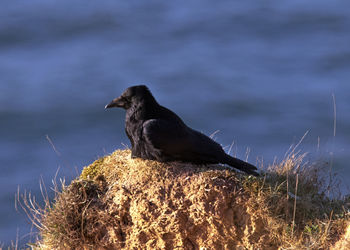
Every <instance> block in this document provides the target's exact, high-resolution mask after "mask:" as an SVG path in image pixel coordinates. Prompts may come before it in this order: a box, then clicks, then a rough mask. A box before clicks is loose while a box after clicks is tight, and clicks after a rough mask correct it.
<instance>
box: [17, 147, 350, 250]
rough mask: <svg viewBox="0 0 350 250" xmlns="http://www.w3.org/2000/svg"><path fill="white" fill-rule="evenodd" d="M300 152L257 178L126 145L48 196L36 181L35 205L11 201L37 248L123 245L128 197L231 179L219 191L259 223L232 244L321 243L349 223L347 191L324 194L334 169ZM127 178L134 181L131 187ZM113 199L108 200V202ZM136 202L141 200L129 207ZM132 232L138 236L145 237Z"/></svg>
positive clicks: (130, 223)
mask: <svg viewBox="0 0 350 250" xmlns="http://www.w3.org/2000/svg"><path fill="white" fill-rule="evenodd" d="M304 159H305V154H299V153H298V152H295V148H293V149H291V151H290V152H289V153H288V154H287V155H286V157H285V159H284V160H283V161H282V162H281V163H279V164H273V165H271V166H269V167H268V169H267V171H266V172H265V173H264V175H263V176H262V177H261V178H255V177H251V176H246V175H241V174H237V173H235V172H233V171H228V170H223V169H222V167H221V166H218V165H214V166H206V167H202V168H198V167H195V168H194V167H193V166H192V165H191V164H181V163H171V164H164V163H159V162H155V161H147V160H140V159H131V158H130V151H129V150H123V151H121V150H117V151H115V152H114V153H113V154H111V155H108V156H105V157H102V158H100V159H98V160H97V161H95V162H94V163H92V164H91V165H90V166H87V167H85V168H84V170H83V171H82V174H81V176H80V177H79V178H78V179H76V180H75V181H73V182H72V183H71V184H70V185H69V186H66V185H64V182H62V185H61V187H60V188H58V185H57V184H56V185H55V188H54V189H55V194H56V195H55V199H54V201H53V202H50V201H49V200H48V198H47V194H46V191H45V189H44V188H42V190H43V196H44V197H45V206H43V207H42V206H39V205H38V204H37V203H36V201H35V198H34V197H32V196H31V195H30V194H24V195H22V196H21V198H19V199H18V201H19V202H20V204H21V205H22V207H23V209H24V210H25V211H26V212H27V213H28V215H29V217H30V218H31V220H32V222H33V224H34V225H35V226H36V227H37V228H38V229H39V231H40V240H39V241H38V242H37V244H36V247H38V248H43V249H66V248H71V249H73V248H85V249H93V248H97V247H107V248H108V247H114V248H123V247H125V246H126V245H125V244H126V243H127V242H128V240H127V237H128V234H131V231H130V230H131V229H130V228H131V227H132V226H135V225H133V224H134V223H137V222H135V221H133V220H132V218H130V214H129V213H127V211H124V210H130V209H131V205H132V204H131V203H132V202H133V201H132V198H130V197H134V196H135V197H136V196H137V195H141V196H140V197H143V196H147V197H146V198H147V200H150V199H152V197H151V198H150V194H148V193H145V194H139V193H140V192H141V193H142V192H143V191H145V192H149V191H150V190H152V188H154V189H157V187H163V186H164V187H169V186H170V187H172V186H171V185H173V184H172V182H174V183H180V184H178V185H180V186H182V187H181V188H184V189H186V188H187V186H186V185H193V182H198V183H199V184H198V185H199V187H200V186H201V185H204V188H203V192H204V194H206V193H205V192H212V191H210V190H214V189H215V190H216V191H215V192H216V193H213V194H215V195H221V193H220V192H221V191H220V190H221V189H220V188H221V186H225V185H231V184H232V190H234V192H233V191H232V193H228V194H227V195H228V197H229V200H231V199H233V201H235V203H234V202H232V205H231V206H233V207H232V209H233V210H234V211H236V210H235V209H238V207H234V206H235V205H234V204H239V206H240V207H239V209H240V210H242V209H243V210H244V211H243V212H244V214H245V216H247V218H250V220H249V221H250V222H249V223H253V224H249V225H248V224H247V225H246V227H252V228H253V227H254V226H255V227H260V229H258V230H257V229H254V230H253V232H255V233H254V234H256V235H253V236H254V237H252V236H251V235H248V236H247V235H246V236H244V237H243V238H244V239H245V240H241V241H240V244H242V245H243V246H251V245H249V244H253V245H254V241H255V240H256V242H259V244H268V245H262V246H263V247H264V248H269V247H270V248H276V247H280V248H281V249H328V248H329V247H330V246H331V245H333V244H334V243H335V242H336V241H337V240H338V239H339V238H340V236H341V235H342V234H343V232H344V229H345V227H346V225H347V223H348V222H349V203H350V198H349V197H347V198H343V199H341V198H340V197H336V196H334V195H333V197H332V198H330V197H329V195H328V194H329V193H332V194H336V193H337V186H334V185H333V186H332V185H330V183H328V182H327V180H328V179H333V180H334V176H332V178H330V177H329V176H326V175H325V174H324V173H325V172H327V171H326V170H325V168H324V166H323V164H321V163H313V164H309V163H307V162H304ZM218 180H220V182H217V181H218ZM191 182H192V184H188V183H191ZM205 183H208V184H205ZM217 183H219V184H217ZM220 183H221V184H220ZM135 185H138V189H137V190H136V189H135ZM218 185H219V186H218ZM220 185H221V186H220ZM172 188H173V189H174V187H172ZM198 190H199V189H198ZM208 190H209V191H208ZM218 190H219V191H218ZM162 192H163V191H162ZM164 192H168V191H166V190H165V191H164ZM169 192H171V191H169ZM200 192H201V191H200V190H199V191H198V194H199V193H200ZM225 192H226V191H225ZM116 193H122V194H123V195H121V196H118V197H119V198H118V199H119V200H117V198H116V197H117V196H115V194H116ZM296 193H297V194H296ZM178 194H179V193H177V194H175V196H174V197H173V198H172V199H180V198H181V199H184V197H177V196H176V195H178ZM157 195H159V192H158V193H157ZM162 195H163V193H162ZM164 195H167V193H165V194H164ZM169 197H171V196H170V195H169ZM225 197H226V196H225ZM214 198H215V197H214V196H213V197H211V198H210V199H214ZM194 199H195V197H194ZM225 199H226V198H225ZM238 200H242V201H238ZM141 201H143V200H141ZM113 202H114V203H115V204H116V205H115V204H114V205H113V206H111V203H113ZM136 202H137V201H136ZM186 202H187V201H186ZM118 204H125V205H124V207H120V206H119V205H118ZM150 204H151V203H150ZM181 204H182V203H181ZM203 204H204V203H203ZM230 204H231V203H230ZM141 205H142V206H143V203H142V204H141V203H140V204H139V205H137V206H136V208H138V207H139V206H141ZM151 205H152V204H151ZM151 205H149V204H148V205H147V206H151ZM153 205H154V204H153ZM115 206H117V208H116V207H115ZM142 206H141V207H142ZM204 206H206V205H205V204H204ZM236 206H237V205H236ZM242 207H243V208H242ZM232 209H231V210H232ZM147 211H148V210H147ZM150 211H156V209H155V208H154V209H153V210H150ZM157 211H158V210H157ZM237 211H238V210H237ZM144 216H148V215H144ZM155 218H157V217H155ZM229 220H231V219H229ZM257 221H259V223H257ZM233 223H234V221H233ZM247 223H248V221H247ZM257 224H259V225H258V226H257ZM203 225H204V224H203ZM141 226H142V225H141ZM241 226H244V225H241ZM152 230H153V229H152ZM183 230H185V229H183ZM198 230H199V229H198ZM237 230H238V229H237ZM136 233H140V232H136ZM241 233H243V234H246V233H245V232H241ZM249 233H250V231H249V232H248V234H249ZM140 237H141V236H140ZM154 237H156V236H154ZM172 237H175V236H172ZM176 237H177V236H176ZM230 237H231V236H230ZM265 238H266V240H265ZM140 239H141V242H142V241H143V240H146V239H142V237H141V238H140ZM140 239H138V240H140ZM171 240H172V241H173V240H174V238H171ZM238 240H240V239H238ZM231 242H234V241H231ZM185 243H186V242H185ZM185 243H184V244H185ZM164 244H165V243H164ZM186 244H187V243H186ZM232 244H234V243H232ZM244 244H245V245H244ZM165 246H166V245H165Z"/></svg>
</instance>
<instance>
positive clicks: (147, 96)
mask: <svg viewBox="0 0 350 250" xmlns="http://www.w3.org/2000/svg"><path fill="white" fill-rule="evenodd" d="M114 107H118V108H123V109H125V110H126V116H125V132H126V135H127V136H128V138H129V140H130V142H131V157H132V158H142V159H148V160H156V161H159V162H173V161H178V162H188V163H192V164H195V165H208V164H220V163H221V164H227V165H229V166H231V167H233V168H236V169H238V170H240V171H243V172H245V173H247V174H249V175H254V176H259V174H258V173H257V172H256V170H257V168H256V167H255V166H253V165H252V164H250V163H248V162H245V161H242V160H240V159H238V158H234V157H232V156H230V155H228V154H226V153H225V151H224V150H223V148H222V147H221V145H220V144H218V143H217V142H215V141H214V140H213V139H211V138H210V137H208V136H206V135H204V134H203V133H201V132H199V131H196V130H194V129H192V128H190V127H189V126H187V125H186V124H185V123H184V122H183V121H182V119H181V118H180V117H179V116H178V115H176V114H175V113H174V112H173V111H171V110H169V109H167V108H165V107H163V106H161V105H160V104H158V102H157V101H156V99H155V98H154V97H153V95H152V93H151V91H150V90H149V88H148V87H147V86H146V85H136V86H131V87H129V88H127V89H126V90H125V91H124V92H123V93H122V94H121V95H120V96H119V97H117V98H115V99H113V100H112V101H111V102H110V103H108V104H107V105H106V106H105V109H109V108H114Z"/></svg>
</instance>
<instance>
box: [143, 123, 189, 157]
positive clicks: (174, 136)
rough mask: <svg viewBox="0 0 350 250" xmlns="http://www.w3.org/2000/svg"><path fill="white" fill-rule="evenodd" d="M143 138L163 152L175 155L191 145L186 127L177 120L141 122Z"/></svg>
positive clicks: (186, 149)
mask: <svg viewBox="0 0 350 250" xmlns="http://www.w3.org/2000/svg"><path fill="white" fill-rule="evenodd" d="M142 137H143V139H144V140H145V141H146V142H147V143H149V144H152V146H153V147H154V148H156V149H158V150H161V151H162V153H163V154H165V155H169V156H174V157H176V156H177V155H179V154H183V152H186V151H188V150H189V149H190V147H191V144H192V143H191V136H190V134H189V131H188V128H187V127H186V126H185V125H183V124H181V123H178V122H173V121H168V120H165V119H151V120H147V121H146V122H144V123H143V130H142Z"/></svg>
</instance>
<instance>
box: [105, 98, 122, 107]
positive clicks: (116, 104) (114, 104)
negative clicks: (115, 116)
mask: <svg viewBox="0 0 350 250" xmlns="http://www.w3.org/2000/svg"><path fill="white" fill-rule="evenodd" d="M124 106H125V100H124V98H123V97H121V96H120V97H118V98H115V99H113V101H111V102H110V103H108V104H107V105H106V106H105V109H108V108H113V107H119V108H123V107H124Z"/></svg>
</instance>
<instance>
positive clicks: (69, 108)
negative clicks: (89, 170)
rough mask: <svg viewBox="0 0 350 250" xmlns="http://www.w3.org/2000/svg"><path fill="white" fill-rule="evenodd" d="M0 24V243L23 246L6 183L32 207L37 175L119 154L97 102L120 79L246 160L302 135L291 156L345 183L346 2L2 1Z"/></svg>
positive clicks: (123, 140) (277, 150)
mask: <svg viewBox="0 0 350 250" xmlns="http://www.w3.org/2000/svg"><path fill="white" fill-rule="evenodd" d="M0 18H1V22H0V121H1V122H0V166H1V175H0V201H1V206H0V246H1V245H3V246H5V247H6V246H8V245H10V244H11V241H15V240H16V238H18V240H19V246H23V245H24V244H25V243H26V242H28V241H30V240H31V238H33V234H30V231H31V225H30V223H28V220H27V219H26V216H25V214H24V213H23V211H21V210H19V211H18V212H17V211H16V209H15V193H16V192H17V188H18V187H19V188H20V190H21V192H23V191H24V190H27V191H31V192H32V193H33V194H35V195H36V196H37V198H38V200H40V197H41V196H40V190H39V179H40V178H41V176H42V178H43V180H44V181H45V183H46V185H47V186H48V187H50V186H51V180H52V179H53V178H54V176H55V173H56V171H57V169H58V168H59V172H58V178H62V177H65V178H66V180H67V182H68V183H69V181H70V180H72V179H73V178H75V177H76V176H77V175H78V174H79V173H80V171H81V169H82V168H83V166H85V165H87V164H89V163H91V162H92V161H94V160H95V159H97V158H98V157H99V156H102V155H104V154H106V153H111V152H112V151H113V150H115V149H117V148H123V147H124V146H123V145H122V144H127V145H129V141H128V139H127V137H126V136H125V134H124V115H125V112H124V111H123V110H119V109H114V110H108V111H105V110H104V105H105V104H106V103H108V102H109V101H110V100H111V99H113V98H114V97H117V96H118V95H119V94H120V93H121V92H122V91H123V90H124V89H125V88H127V87H128V86H130V85H133V84H140V83H145V84H147V85H148V86H149V88H150V89H151V91H152V92H153V94H154V95H155V97H156V99H157V100H158V101H159V103H160V104H162V105H164V106H166V107H168V108H170V109H172V110H173V111H175V112H176V113H177V114H179V115H180V116H181V117H182V118H183V120H184V121H185V122H186V123H187V124H188V125H189V126H191V127H193V128H195V129H198V130H200V131H202V132H204V133H205V134H208V135H209V134H212V133H213V132H215V131H216V130H219V131H220V132H219V133H217V134H216V140H217V141H218V142H219V143H221V144H222V145H223V146H225V147H226V149H227V150H228V148H229V146H230V145H231V143H232V142H234V147H233V148H234V152H235V153H236V154H237V156H238V157H240V158H245V154H246V151H247V148H249V150H248V151H250V152H249V161H250V162H251V163H256V160H257V158H259V159H261V158H263V159H264V164H265V165H267V164H269V163H271V162H272V161H273V159H274V157H277V159H278V160H281V159H282V158H283V156H284V153H285V152H286V151H287V150H288V148H289V146H290V145H291V144H292V143H297V142H298V141H299V140H300V138H301V137H302V136H303V135H304V133H305V132H306V131H308V130H309V133H308V135H307V137H306V138H305V140H304V141H303V143H302V144H301V148H300V149H301V150H302V151H303V152H304V151H308V152H310V155H311V156H313V157H314V158H316V159H317V158H319V157H322V158H324V159H325V160H329V159H330V157H331V155H333V156H334V159H333V162H334V166H333V167H334V169H335V170H336V171H338V172H339V175H340V176H341V177H342V178H343V179H344V180H345V181H344V183H345V184H346V182H347V180H349V178H350V169H349V167H348V165H349V161H350V148H349V141H350V116H349V114H350V1H347V0H343V1H340V0H339V1H323V0H310V1H301V0H297V1H289V2H286V1H268V0H264V1H208V0H201V1H190V2H189V1H156V0H152V1H144V2H139V1H86V0H84V1H82V0H76V1H68V0H62V1H52V0H46V1H43V0H41V1H39V0H32V1H13V0H2V2H1V8H0ZM333 94H334V96H335V99H336V136H335V137H334V136H333V132H334V126H333V125H334V112H333V100H332V95H333ZM47 135H48V136H49V138H50V139H51V140H52V142H53V144H54V146H55V147H56V149H57V151H59V154H57V153H56V152H55V151H54V150H53V148H52V146H51V145H50V143H49V141H48V140H47V139H46V136H47ZM318 145H319V146H318ZM343 192H349V189H347V187H346V185H343ZM34 231H35V230H34ZM17 236H18V237H17Z"/></svg>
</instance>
